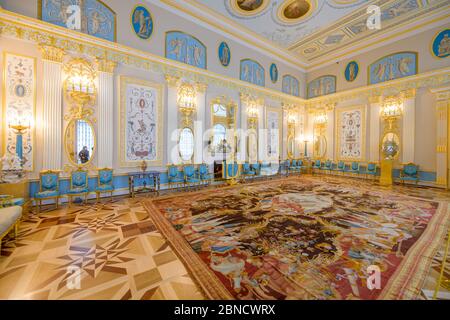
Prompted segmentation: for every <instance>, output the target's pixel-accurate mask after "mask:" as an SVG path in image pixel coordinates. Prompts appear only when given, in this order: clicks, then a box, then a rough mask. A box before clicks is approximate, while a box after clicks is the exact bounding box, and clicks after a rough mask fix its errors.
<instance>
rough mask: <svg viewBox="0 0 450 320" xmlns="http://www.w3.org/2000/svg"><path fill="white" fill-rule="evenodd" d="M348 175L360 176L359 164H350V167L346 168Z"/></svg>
mask: <svg viewBox="0 0 450 320" xmlns="http://www.w3.org/2000/svg"><path fill="white" fill-rule="evenodd" d="M347 172H348V173H352V174H360V171H359V162H356V161H354V162H352V164H351V165H350V168H348V170H347Z"/></svg>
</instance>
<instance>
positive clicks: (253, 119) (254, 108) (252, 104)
mask: <svg viewBox="0 0 450 320" xmlns="http://www.w3.org/2000/svg"><path fill="white" fill-rule="evenodd" d="M247 118H248V126H249V129H254V128H255V127H256V123H257V122H258V103H257V101H256V100H255V99H253V98H251V99H248V101H247Z"/></svg>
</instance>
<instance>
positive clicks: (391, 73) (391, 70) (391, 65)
mask: <svg viewBox="0 0 450 320" xmlns="http://www.w3.org/2000/svg"><path fill="white" fill-rule="evenodd" d="M388 79H389V80H392V79H395V71H394V62H390V63H389V78H388Z"/></svg>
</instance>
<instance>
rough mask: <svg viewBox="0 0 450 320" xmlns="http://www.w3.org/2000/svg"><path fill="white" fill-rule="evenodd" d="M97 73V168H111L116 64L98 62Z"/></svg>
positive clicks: (103, 61)
mask: <svg viewBox="0 0 450 320" xmlns="http://www.w3.org/2000/svg"><path fill="white" fill-rule="evenodd" d="M98 65H99V72H98V90H97V91H98V106H97V117H98V133H97V141H98V143H97V150H98V151H97V166H98V167H99V168H112V167H113V152H114V150H113V143H112V140H111V137H113V136H114V110H113V106H114V68H115V67H116V63H114V62H112V61H106V60H99V61H98Z"/></svg>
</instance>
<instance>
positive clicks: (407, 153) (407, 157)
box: [402, 89, 416, 163]
mask: <svg viewBox="0 0 450 320" xmlns="http://www.w3.org/2000/svg"><path fill="white" fill-rule="evenodd" d="M402 94H403V130H402V131H403V134H402V140H403V148H402V150H403V152H402V162H404V163H409V162H414V152H415V148H414V146H415V142H416V141H415V140H416V139H415V131H416V90H415V89H411V90H407V91H404V92H403V93H402Z"/></svg>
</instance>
